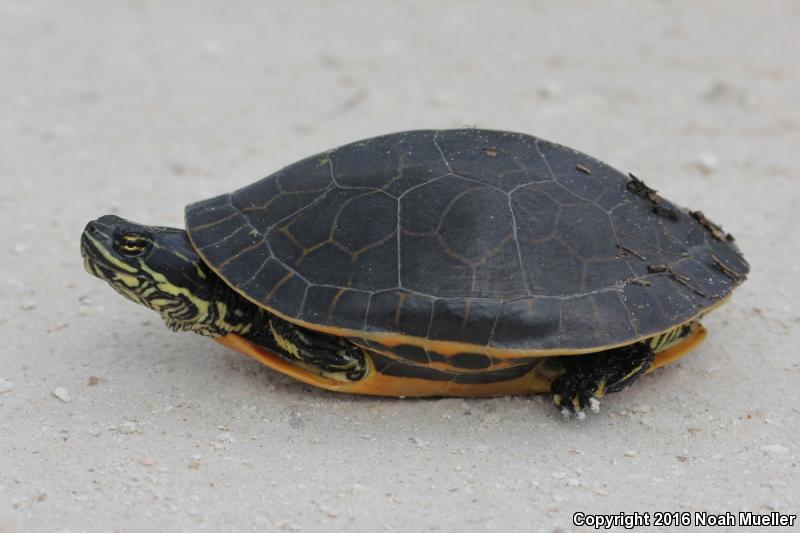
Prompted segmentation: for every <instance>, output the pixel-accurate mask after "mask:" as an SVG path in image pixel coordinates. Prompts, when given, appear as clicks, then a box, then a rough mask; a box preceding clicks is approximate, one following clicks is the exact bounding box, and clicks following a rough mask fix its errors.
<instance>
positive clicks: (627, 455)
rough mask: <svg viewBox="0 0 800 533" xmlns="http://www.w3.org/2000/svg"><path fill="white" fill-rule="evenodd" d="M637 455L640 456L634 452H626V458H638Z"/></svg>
mask: <svg viewBox="0 0 800 533" xmlns="http://www.w3.org/2000/svg"><path fill="white" fill-rule="evenodd" d="M637 455H639V453H638V452H635V451H633V450H625V457H636V456H637Z"/></svg>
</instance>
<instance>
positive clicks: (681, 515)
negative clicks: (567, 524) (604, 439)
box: [572, 511, 797, 529]
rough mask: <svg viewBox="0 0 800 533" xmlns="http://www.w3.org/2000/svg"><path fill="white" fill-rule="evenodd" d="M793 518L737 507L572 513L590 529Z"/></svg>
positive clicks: (758, 523)
mask: <svg viewBox="0 0 800 533" xmlns="http://www.w3.org/2000/svg"><path fill="white" fill-rule="evenodd" d="M796 522H797V515H796V514H786V513H779V512H777V511H773V512H771V513H764V514H759V513H751V512H749V511H739V512H738V513H731V512H725V513H707V512H701V511H695V512H691V513H690V512H688V511H684V512H671V513H667V512H658V511H656V512H653V513H638V512H636V513H616V514H590V513H581V512H577V513H575V514H573V515H572V524H573V525H574V526H580V527H592V528H594V529H611V528H623V529H634V528H637V527H648V526H650V527H687V526H695V527H698V526H699V527H703V526H711V527H714V526H723V527H776V526H777V527H794V525H795V523H796Z"/></svg>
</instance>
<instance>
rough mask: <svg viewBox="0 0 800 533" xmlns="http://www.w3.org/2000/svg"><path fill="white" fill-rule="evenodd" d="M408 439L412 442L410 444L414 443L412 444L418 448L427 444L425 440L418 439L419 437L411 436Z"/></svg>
mask: <svg viewBox="0 0 800 533" xmlns="http://www.w3.org/2000/svg"><path fill="white" fill-rule="evenodd" d="M408 440H410V441H411V442H412V444H414V446H416V447H417V448H420V449H421V448H425V447H426V446H427V445H428V443H427V442H425V441H424V440H422V439H420V438H419V437H411V438H409V439H408Z"/></svg>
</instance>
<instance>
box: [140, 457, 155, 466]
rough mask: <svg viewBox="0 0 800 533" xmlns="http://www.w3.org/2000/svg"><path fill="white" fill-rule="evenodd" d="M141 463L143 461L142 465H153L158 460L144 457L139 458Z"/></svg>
mask: <svg viewBox="0 0 800 533" xmlns="http://www.w3.org/2000/svg"><path fill="white" fill-rule="evenodd" d="M139 463H141V465H142V466H153V465H154V464H156V460H155V459H153V458H152V457H142V458H141V459H139Z"/></svg>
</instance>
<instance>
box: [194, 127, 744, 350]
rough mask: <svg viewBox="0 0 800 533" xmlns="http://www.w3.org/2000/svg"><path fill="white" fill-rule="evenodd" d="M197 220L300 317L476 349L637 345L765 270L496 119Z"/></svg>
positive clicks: (269, 303)
mask: <svg viewBox="0 0 800 533" xmlns="http://www.w3.org/2000/svg"><path fill="white" fill-rule="evenodd" d="M186 227H187V231H188V234H189V237H190V239H191V241H192V243H193V244H194V246H195V247H196V249H197V251H198V252H199V254H200V255H201V257H202V258H203V259H204V260H205V261H206V262H207V263H208V265H209V266H210V267H211V268H212V269H213V270H214V271H215V272H217V273H218V274H219V275H220V276H221V277H222V278H223V279H224V280H225V281H226V282H227V283H228V284H229V285H230V286H231V287H232V288H233V289H235V290H236V291H238V292H239V293H240V294H242V295H244V296H245V297H247V298H248V299H250V300H252V301H253V302H256V303H258V304H259V305H261V306H263V307H264V308H266V309H268V310H270V311H272V312H274V313H276V314H278V315H279V316H281V317H283V318H285V319H287V320H290V321H293V322H295V323H298V324H301V325H304V326H306V327H311V328H314V329H319V330H322V331H327V332H331V333H335V334H340V335H346V336H351V337H360V338H367V339H369V340H374V341H377V342H384V343H385V344H389V345H397V344H412V345H423V346H426V345H427V344H426V343H431V342H436V343H439V345H441V343H457V344H459V346H462V348H463V345H469V346H468V348H470V350H471V351H474V352H477V353H528V354H540V353H557V352H558V353H581V352H588V351H594V350H597V349H598V348H605V347H611V346H618V345H623V344H629V343H631V342H634V341H636V340H637V339H642V338H646V337H649V336H652V335H655V334H658V333H660V332H663V331H666V330H669V329H670V328H673V327H675V326H676V325H678V324H681V323H683V322H687V321H689V320H692V319H694V318H696V317H697V316H698V315H700V314H702V313H704V312H705V311H707V310H708V309H710V308H711V307H713V306H714V305H716V304H717V303H719V302H720V301H721V300H722V299H724V298H725V297H726V296H727V295H728V294H729V293H730V292H731V290H732V289H733V288H734V287H735V286H737V285H738V284H740V283H741V282H742V281H743V280H744V278H745V276H746V274H747V272H748V270H749V267H748V264H747V262H746V261H745V260H744V258H743V257H742V256H741V254H740V253H739V251H738V249H737V247H736V246H735V245H734V244H733V242H732V241H733V239H732V237H730V236H728V235H726V234H724V233H723V232H722V231H721V229H720V228H719V227H718V226H716V225H715V224H713V223H712V222H710V221H709V220H708V219H706V218H705V217H704V216H703V215H702V214H701V213H697V212H695V213H692V212H690V211H688V210H686V209H684V208H681V207H678V206H676V205H674V204H672V203H671V202H669V201H667V200H665V199H662V198H661V197H659V196H658V195H657V194H656V193H655V191H653V190H652V189H649V188H648V187H647V186H646V185H644V183H642V182H641V181H640V180H638V179H636V178H633V177H628V176H626V175H624V174H622V173H620V172H619V171H617V170H615V169H613V168H611V167H609V166H608V165H606V164H604V163H602V162H600V161H598V160H597V159H594V158H592V157H589V156H587V155H585V154H582V153H580V152H578V151H575V150H572V149H570V148H567V147H564V146H560V145H558V144H554V143H551V142H548V141H545V140H542V139H538V138H536V137H532V136H529V135H524V134H520V133H510V132H502V131H487V130H479V129H460V130H443V131H424V130H421V131H409V132H403V133H396V134H391V135H384V136H380V137H375V138H372V139H367V140H364V141H361V142H356V143H352V144H348V145H345V146H343V147H340V148H337V149H334V150H330V151H328V152H324V153H321V154H318V155H315V156H312V157H309V158H307V159H304V160H302V161H300V162H297V163H295V164H293V165H290V166H288V167H286V168H284V169H283V170H280V171H278V172H276V173H275V174H272V175H270V176H268V177H266V178H264V179H262V180H260V181H257V182H255V183H253V184H252V185H248V186H247V187H244V188H241V189H239V190H237V191H235V192H233V193H230V194H223V195H221V196H217V197H215V198H211V199H209V200H205V201H201V202H198V203H194V204H191V205H189V206H188V207H187V208H186ZM461 351H464V350H463V349H462V350H461ZM468 351H469V350H468Z"/></svg>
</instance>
